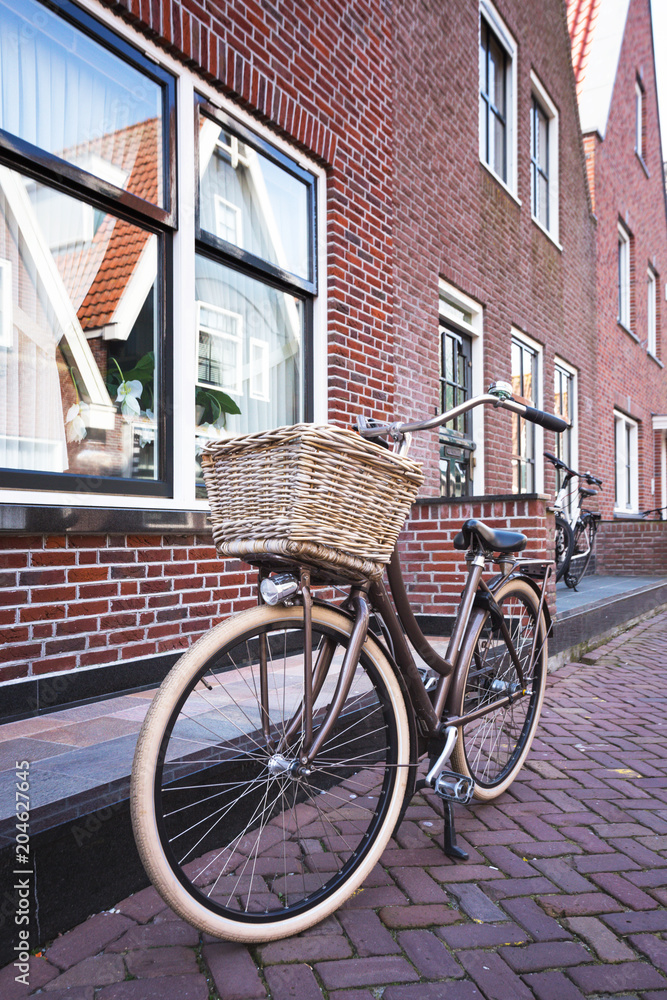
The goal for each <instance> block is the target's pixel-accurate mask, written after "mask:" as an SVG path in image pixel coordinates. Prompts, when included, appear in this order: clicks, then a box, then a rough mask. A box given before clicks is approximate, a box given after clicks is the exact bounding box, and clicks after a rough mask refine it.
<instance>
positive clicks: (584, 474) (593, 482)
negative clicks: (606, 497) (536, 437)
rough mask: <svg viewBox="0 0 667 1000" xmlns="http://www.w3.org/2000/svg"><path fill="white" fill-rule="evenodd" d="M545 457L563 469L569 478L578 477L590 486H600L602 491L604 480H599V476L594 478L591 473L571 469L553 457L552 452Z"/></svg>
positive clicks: (545, 454)
mask: <svg viewBox="0 0 667 1000" xmlns="http://www.w3.org/2000/svg"><path fill="white" fill-rule="evenodd" d="M544 457H545V458H548V459H549V461H550V462H551V464H552V465H555V466H556V468H557V469H563V471H564V472H567V474H568V476H577V477H578V478H579V479H583V480H585V482H587V483H588V485H589V486H599V487H600V489H602V480H601V479H598V477H597V476H593V475H592V474H591V473H590V472H577V471H576V470H575V469H571V468H570V467H569V465H566V464H565V462H563V460H562V459H560V458H557V457H556V455H552V453H551V452H550V451H545V452H544Z"/></svg>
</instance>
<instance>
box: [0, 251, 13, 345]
mask: <svg viewBox="0 0 667 1000" xmlns="http://www.w3.org/2000/svg"><path fill="white" fill-rule="evenodd" d="M0 298H1V299H2V322H0V348H4V349H5V350H11V349H12V346H13V344H14V319H13V311H14V306H13V303H12V262H11V260H0Z"/></svg>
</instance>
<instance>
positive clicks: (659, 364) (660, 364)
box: [646, 351, 665, 368]
mask: <svg viewBox="0 0 667 1000" xmlns="http://www.w3.org/2000/svg"><path fill="white" fill-rule="evenodd" d="M646 353H647V354H648V356H649V358H650V359H651V361H655V363H656V365H657V366H658V368H664V367H665V366H664V364H663V363H662V361H661V360H660V358H656V356H655V354H654V353H653V351H647V352H646Z"/></svg>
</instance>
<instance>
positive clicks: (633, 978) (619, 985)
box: [567, 962, 667, 993]
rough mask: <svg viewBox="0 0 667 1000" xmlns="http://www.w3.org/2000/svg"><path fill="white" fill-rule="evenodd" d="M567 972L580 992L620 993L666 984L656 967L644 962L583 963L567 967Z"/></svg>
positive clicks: (649, 988)
mask: <svg viewBox="0 0 667 1000" xmlns="http://www.w3.org/2000/svg"><path fill="white" fill-rule="evenodd" d="M567 974H568V976H569V977H570V978H571V979H572V980H573V981H574V983H575V984H576V985H577V986H578V987H579V989H580V990H581V991H582V993H620V992H621V990H651V989H655V988H656V987H660V986H665V985H667V980H665V979H664V978H663V977H662V976H661V975H660V973H659V972H658V971H657V969H654V968H652V967H651V966H650V965H647V964H646V962H625V963H622V964H619V965H585V966H581V967H579V968H574V969H568V970H567Z"/></svg>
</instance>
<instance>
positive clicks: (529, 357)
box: [512, 336, 541, 493]
mask: <svg viewBox="0 0 667 1000" xmlns="http://www.w3.org/2000/svg"><path fill="white" fill-rule="evenodd" d="M512 393H513V395H514V397H515V399H518V400H519V402H521V403H525V404H527V405H528V406H536V407H539V405H540V402H539V347H538V345H537V344H535V343H534V342H532V341H531V342H529V341H528V340H527V339H524V338H523V337H522V338H519V337H518V336H514V337H513V338H512ZM538 443H540V444H541V438H540V441H539V442H538V436H537V432H536V425H535V424H534V423H531V421H529V420H523V419H522V418H521V417H519V416H518V415H517V414H515V413H513V414H512V492H513V493H534V492H535V491H536V489H537V477H536V464H535V455H536V453H537V448H538Z"/></svg>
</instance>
